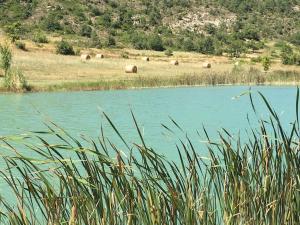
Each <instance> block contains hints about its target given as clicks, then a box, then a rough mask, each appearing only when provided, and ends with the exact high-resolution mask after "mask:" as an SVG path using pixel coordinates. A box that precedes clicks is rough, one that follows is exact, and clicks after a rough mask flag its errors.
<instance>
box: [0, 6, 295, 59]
mask: <svg viewBox="0 0 300 225" xmlns="http://www.w3.org/2000/svg"><path fill="white" fill-rule="evenodd" d="M0 15H5V16H1V17H0V27H1V28H2V29H3V30H4V31H5V32H6V33H8V34H9V35H10V36H12V38H13V39H20V38H27V39H38V38H37V36H39V35H59V36H63V37H64V38H66V39H72V40H74V39H76V40H77V42H76V43H77V44H78V45H82V46H89V47H97V48H101V47H103V46H106V47H115V46H118V47H124V46H126V47H134V48H136V49H154V50H164V49H167V48H170V49H180V50H185V51H198V52H203V53H209V54H222V52H224V51H228V49H229V48H230V49H233V50H232V51H233V52H235V51H236V49H238V48H241V50H243V48H247V49H253V50H256V49H259V48H261V47H263V43H262V41H263V40H265V39H276V38H280V39H285V40H287V41H289V42H292V43H294V44H297V43H298V44H299V42H300V41H299V37H300V33H299V32H300V0H152V1H149V0H131V1H126V0H118V1H117V0H43V1H39V0H0ZM243 43H247V45H246V46H245V44H243Z"/></svg>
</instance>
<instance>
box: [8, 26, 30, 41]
mask: <svg viewBox="0 0 300 225" xmlns="http://www.w3.org/2000/svg"><path fill="white" fill-rule="evenodd" d="M5 31H6V33H8V35H9V37H10V38H11V40H12V42H15V41H16V40H19V39H20V38H21V37H22V36H23V35H24V34H25V32H26V31H25V29H24V27H23V26H22V24H21V23H20V22H15V23H12V24H10V25H6V26H5Z"/></svg>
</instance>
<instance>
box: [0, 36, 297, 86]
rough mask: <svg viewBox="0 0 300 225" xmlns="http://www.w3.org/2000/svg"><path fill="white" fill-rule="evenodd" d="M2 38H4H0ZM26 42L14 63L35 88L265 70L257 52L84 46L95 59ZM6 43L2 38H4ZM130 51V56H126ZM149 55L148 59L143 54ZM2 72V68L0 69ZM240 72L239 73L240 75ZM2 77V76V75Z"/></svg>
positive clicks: (274, 66) (278, 67) (279, 67)
mask: <svg viewBox="0 0 300 225" xmlns="http://www.w3.org/2000/svg"><path fill="white" fill-rule="evenodd" d="M0 41H1V39H0ZM24 42H25V43H26V48H27V51H22V50H19V49H16V48H15V47H13V46H12V49H13V55H14V59H13V65H14V66H15V67H17V68H19V69H20V70H21V71H22V72H23V73H24V75H25V77H26V79H27V81H28V83H29V85H31V86H32V87H35V89H43V88H46V87H47V86H51V85H62V84H65V83H86V82H89V83H93V82H118V81H130V80H134V79H152V78H155V79H165V80H166V79H168V80H172V79H176V78H179V77H183V76H197V77H201V79H203V78H202V77H205V76H208V75H209V74H221V73H230V72H231V71H232V70H233V68H234V64H235V62H236V61H240V63H239V67H240V68H242V69H243V70H244V71H245V70H248V71H249V69H250V68H255V69H257V70H259V71H262V66H261V65H260V63H257V64H253V63H251V62H250V59H251V58H253V57H257V56H259V55H263V54H264V53H263V52H262V53H257V54H252V55H245V56H244V57H242V58H240V59H230V58H228V57H225V56H207V55H202V54H198V53H186V52H174V54H173V56H171V57H167V56H166V55H165V54H164V52H156V51H143V50H133V49H103V50H98V49H83V50H81V52H82V53H89V54H91V55H92V59H91V60H89V61H84V62H83V61H82V60H81V59H80V56H62V55H57V54H55V45H54V44H53V41H52V42H51V43H52V44H43V45H39V46H38V45H36V44H35V43H33V42H30V41H24ZM2 43H3V39H2ZM97 53H101V54H103V55H104V58H103V59H96V58H95V57H94V56H95V55H96V54H97ZM124 55H127V56H128V59H127V58H124V57H123V56H124ZM144 56H148V57H149V58H150V61H149V62H146V61H143V60H142V57H144ZM174 59H176V60H178V61H179V65H178V66H174V65H171V64H170V61H171V60H174ZM205 62H209V63H211V65H212V67H211V68H210V69H207V68H203V67H202V64H203V63H205ZM131 64H133V65H136V66H137V67H138V73H137V74H128V73H125V66H126V65H131ZM278 70H280V71H292V72H294V73H300V67H297V66H283V65H282V64H281V63H280V61H279V60H273V63H272V66H271V71H278ZM0 73H1V71H0ZM237 76H239V75H237ZM2 79H3V78H2Z"/></svg>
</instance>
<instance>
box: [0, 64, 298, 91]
mask: <svg viewBox="0 0 300 225" xmlns="http://www.w3.org/2000/svg"><path fill="white" fill-rule="evenodd" d="M299 84H300V72H298V71H282V70H277V71H271V72H267V73H265V72H262V71H259V70H257V69H255V68H253V67H250V68H249V69H248V70H244V69H240V70H239V69H238V68H236V70H232V71H230V72H220V73H218V72H206V73H202V74H193V75H191V74H188V75H181V76H163V77H161V76H156V77H155V76H153V77H146V76H136V77H133V78H131V79H130V78H128V79H120V80H99V81H66V82H59V83H50V84H45V83H40V84H38V83H33V84H31V83H29V86H28V90H27V91H25V92H28V93H30V92H64V91H96V90H124V89H144V88H171V87H196V86H227V85H237V86H238V85H250V86H252V85H274V86H278V85H286V86H296V85H299ZM0 92H11V91H10V90H8V89H6V88H4V87H2V88H0Z"/></svg>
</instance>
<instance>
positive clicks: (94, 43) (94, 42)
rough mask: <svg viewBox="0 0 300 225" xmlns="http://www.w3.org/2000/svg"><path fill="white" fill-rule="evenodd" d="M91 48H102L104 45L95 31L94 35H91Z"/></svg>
mask: <svg viewBox="0 0 300 225" xmlns="http://www.w3.org/2000/svg"><path fill="white" fill-rule="evenodd" d="M90 47H91V48H98V49H100V48H102V43H101V41H100V38H99V36H98V35H97V33H96V32H95V31H93V33H92V35H91V44H90Z"/></svg>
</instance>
